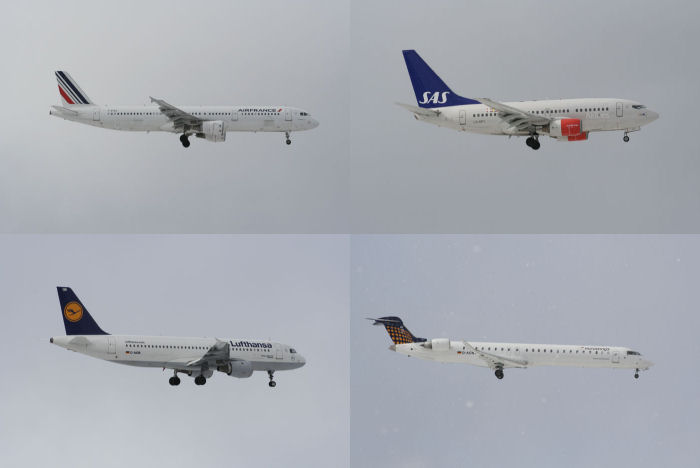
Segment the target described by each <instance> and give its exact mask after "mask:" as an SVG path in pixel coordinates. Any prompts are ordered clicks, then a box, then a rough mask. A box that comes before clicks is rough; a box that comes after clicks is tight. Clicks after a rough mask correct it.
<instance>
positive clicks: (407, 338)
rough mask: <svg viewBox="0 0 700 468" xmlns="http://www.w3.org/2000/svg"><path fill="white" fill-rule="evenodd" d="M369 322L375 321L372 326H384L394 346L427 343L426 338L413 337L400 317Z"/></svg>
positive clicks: (382, 318)
mask: <svg viewBox="0 0 700 468" xmlns="http://www.w3.org/2000/svg"><path fill="white" fill-rule="evenodd" d="M369 320H374V323H373V324H372V325H384V328H386V331H387V333H389V336H390V337H391V340H392V341H393V342H394V344H403V343H422V342H424V341H426V339H425V338H418V337H416V336H413V333H411V332H410V331H408V328H406V327H405V326H404V324H403V321H402V320H401V319H400V318H398V317H381V318H378V319H369Z"/></svg>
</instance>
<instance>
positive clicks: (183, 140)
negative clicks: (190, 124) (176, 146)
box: [180, 133, 190, 148]
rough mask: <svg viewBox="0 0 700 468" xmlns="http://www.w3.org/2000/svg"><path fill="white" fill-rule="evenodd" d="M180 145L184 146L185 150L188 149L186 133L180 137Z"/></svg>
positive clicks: (188, 140)
mask: <svg viewBox="0 0 700 468" xmlns="http://www.w3.org/2000/svg"><path fill="white" fill-rule="evenodd" d="M180 143H182V146H184V147H185V148H189V147H190V139H189V138H188V136H187V134H186V133H183V134H182V135H180Z"/></svg>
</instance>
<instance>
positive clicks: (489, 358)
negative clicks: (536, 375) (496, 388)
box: [368, 317, 654, 379]
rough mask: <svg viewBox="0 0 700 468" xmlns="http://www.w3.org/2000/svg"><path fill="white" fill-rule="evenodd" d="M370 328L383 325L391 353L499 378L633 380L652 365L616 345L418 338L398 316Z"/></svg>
mask: <svg viewBox="0 0 700 468" xmlns="http://www.w3.org/2000/svg"><path fill="white" fill-rule="evenodd" d="M368 320H373V321H374V324H373V325H383V326H384V328H386V331H387V332H388V333H389V336H390V337H391V339H392V341H393V342H394V344H393V345H391V346H390V347H389V349H390V350H392V351H396V352H397V353H400V354H405V355H407V356H409V357H410V356H414V357H417V358H420V359H427V360H429V361H438V362H459V363H464V364H472V365H474V366H481V367H489V368H490V369H491V370H492V371H494V373H495V374H496V377H497V378H498V379H502V378H503V369H505V368H510V367H519V368H523V369H525V368H528V367H535V366H568V367H611V368H614V369H634V378H635V379H638V378H639V371H640V370H648V369H649V368H650V367H651V366H653V365H654V363H652V362H651V361H648V360H647V359H645V358H644V357H642V355H641V354H640V353H639V352H637V351H633V350H631V349H629V348H621V347H619V346H577V345H554V344H526V343H482V342H477V341H452V340H450V339H449V338H433V339H432V340H427V339H425V338H417V337H415V336H413V334H412V333H411V332H410V331H408V329H407V328H406V327H405V326H404V324H403V321H401V319H400V318H399V317H381V318H378V319H368Z"/></svg>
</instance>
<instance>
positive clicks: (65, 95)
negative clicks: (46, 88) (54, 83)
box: [58, 85, 75, 104]
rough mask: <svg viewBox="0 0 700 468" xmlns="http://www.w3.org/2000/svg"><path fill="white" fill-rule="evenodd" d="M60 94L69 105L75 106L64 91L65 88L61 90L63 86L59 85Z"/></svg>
mask: <svg viewBox="0 0 700 468" xmlns="http://www.w3.org/2000/svg"><path fill="white" fill-rule="evenodd" d="M58 92H59V93H61V96H63V99H65V100H66V102H67V103H68V104H75V103H74V102H73V100H72V99H71V98H69V97H68V95H67V94H66V92H65V91H63V88H61V85H58Z"/></svg>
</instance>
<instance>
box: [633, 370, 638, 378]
mask: <svg viewBox="0 0 700 468" xmlns="http://www.w3.org/2000/svg"><path fill="white" fill-rule="evenodd" d="M634 378H635V379H638V378H639V369H635V370H634Z"/></svg>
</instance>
